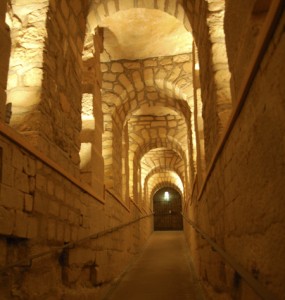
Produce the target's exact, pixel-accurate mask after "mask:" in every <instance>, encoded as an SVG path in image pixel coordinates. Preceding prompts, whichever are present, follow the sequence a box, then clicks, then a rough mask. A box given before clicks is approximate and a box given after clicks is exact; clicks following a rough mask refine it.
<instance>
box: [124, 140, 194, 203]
mask: <svg viewBox="0 0 285 300" xmlns="http://www.w3.org/2000/svg"><path fill="white" fill-rule="evenodd" d="M157 148H165V149H168V150H172V151H174V152H176V153H177V156H178V157H180V158H181V161H182V162H183V166H184V170H182V173H183V179H184V180H182V182H183V184H182V185H184V184H185V185H186V184H189V175H188V165H187V162H188V158H187V153H185V151H184V150H183V149H182V147H181V145H180V144H179V142H178V141H177V140H175V139H173V138H171V137H169V136H168V137H166V138H165V139H161V140H157V139H153V140H149V141H148V142H147V143H145V144H144V145H143V147H141V148H137V150H136V151H135V152H134V155H133V156H132V157H130V174H133V176H130V177H129V186H135V184H134V183H135V182H138V181H139V179H141V178H137V176H136V175H137V174H136V172H135V170H136V169H137V168H140V169H141V165H140V161H141V158H142V157H143V156H144V155H145V154H146V153H148V152H149V151H151V150H154V149H157ZM140 182H141V180H140ZM135 192H136V191H135V190H133V191H131V190H130V195H131V197H134V196H135ZM141 192H142V193H143V194H142V195H140V197H142V196H143V197H144V198H145V197H146V194H145V185H144V186H143V185H142V189H141Z"/></svg>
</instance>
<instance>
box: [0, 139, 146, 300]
mask: <svg viewBox="0 0 285 300" xmlns="http://www.w3.org/2000/svg"><path fill="white" fill-rule="evenodd" d="M0 150H1V151H0V154H1V159H0V161H1V165H0V167H1V170H0V171H1V172H0V174H1V176H0V181H1V182H0V196H1V197H0V199H1V200H0V245H1V255H0V256H1V260H0V264H1V267H3V266H6V265H8V264H11V263H14V262H17V261H19V260H22V259H24V258H25V257H28V256H30V255H33V254H38V253H42V252H45V251H50V250H54V249H55V247H61V246H63V245H64V244H66V243H69V242H76V241H77V240H79V239H82V238H83V237H86V236H88V235H90V234H93V233H96V232H99V231H102V230H106V229H108V228H111V227H114V226H117V225H120V224H122V223H125V222H129V221H131V220H133V219H135V218H137V217H139V216H141V215H143V214H146V212H145V211H140V210H139V209H138V208H137V207H136V206H134V205H133V204H132V202H131V203H130V204H129V205H130V206H129V209H128V208H126V207H125V206H123V205H122V204H121V203H120V202H119V200H117V199H115V198H114V197H113V196H112V195H111V194H109V193H108V192H107V191H106V192H105V198H104V199H101V200H102V201H104V202H105V203H104V204H103V203H102V202H100V201H98V200H96V198H94V196H93V195H92V192H90V189H88V188H87V189H84V185H83V186H81V184H80V183H79V182H77V181H76V179H75V178H73V179H72V176H71V175H68V176H71V177H66V176H65V175H64V173H61V172H58V171H56V170H55V169H54V168H52V167H50V166H49V165H47V163H45V162H43V161H40V160H38V159H37V158H36V157H35V156H34V155H33V154H29V153H28V152H27V151H26V150H25V149H24V148H23V147H20V146H18V145H16V144H15V143H14V142H11V141H10V140H9V139H7V138H5V137H4V136H2V134H1V139H0ZM151 231H152V218H147V219H144V220H142V221H141V222H138V223H136V224H134V225H132V226H129V227H127V228H126V229H124V230H121V231H120V232H116V233H112V234H109V235H107V236H105V237H103V238H100V239H98V240H91V241H87V242H84V243H81V244H79V245H77V246H75V247H74V248H73V247H71V248H69V249H65V250H62V249H61V250H59V251H58V252H54V253H53V254H52V255H49V256H46V257H42V258H38V259H36V260H33V261H32V263H31V265H29V263H28V262H23V263H22V264H21V265H20V266H18V267H16V268H12V269H9V270H8V271H7V272H5V273H3V274H2V273H1V275H0V282H1V284H0V286H1V288H0V289H1V291H0V293H1V297H2V298H1V299H7V300H8V299H12V298H13V297H16V296H17V297H22V298H23V299H68V300H70V299H78V298H79V297H84V296H86V297H93V298H94V297H96V299H97V297H101V296H102V295H103V293H104V292H105V291H106V289H107V287H108V286H109V284H110V282H111V281H112V280H113V279H114V278H115V277H117V276H118V275H119V274H120V272H122V271H123V269H124V268H125V267H126V266H127V264H128V263H129V262H130V260H131V258H132V257H133V255H134V254H135V253H137V251H138V250H139V249H140V248H141V246H142V244H143V243H144V241H145V240H146V239H147V237H148V236H149V234H150V233H151ZM75 288H76V290H75ZM88 299H89V298H88Z"/></svg>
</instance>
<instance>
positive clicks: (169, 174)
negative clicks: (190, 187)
mask: <svg viewBox="0 0 285 300" xmlns="http://www.w3.org/2000/svg"><path fill="white" fill-rule="evenodd" d="M169 184H171V185H172V186H176V187H177V188H178V190H179V191H180V194H181V195H182V199H183V198H184V189H183V185H182V181H181V178H180V177H179V175H178V174H177V173H175V172H173V171H166V172H158V173H155V174H153V175H152V176H151V177H149V179H148V182H147V184H146V186H147V192H146V199H145V201H146V202H145V203H146V205H150V204H151V199H152V196H153V195H154V191H156V190H157V187H158V186H160V187H163V186H167V185H169Z"/></svg>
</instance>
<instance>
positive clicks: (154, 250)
mask: <svg viewBox="0 0 285 300" xmlns="http://www.w3.org/2000/svg"><path fill="white" fill-rule="evenodd" d="M199 295H200V296H199ZM202 299H203V298H202V297H201V293H200V289H199V288H198V284H197V282H196V281H195V279H194V278H193V274H192V271H191V268H190V263H189V257H188V249H187V245H186V241H185V238H184V233H183V232H182V231H155V232H154V233H153V234H152V235H151V237H150V239H149V241H148V243H147V246H146V248H145V250H144V251H143V253H142V254H141V255H140V256H139V257H138V259H137V260H136V261H135V262H134V264H133V265H132V266H131V267H130V268H129V270H128V271H127V272H126V274H125V275H124V276H123V277H122V278H121V280H119V282H118V284H117V286H115V287H114V288H113V289H112V290H111V291H110V293H109V294H108V295H107V297H106V298H105V300H202Z"/></svg>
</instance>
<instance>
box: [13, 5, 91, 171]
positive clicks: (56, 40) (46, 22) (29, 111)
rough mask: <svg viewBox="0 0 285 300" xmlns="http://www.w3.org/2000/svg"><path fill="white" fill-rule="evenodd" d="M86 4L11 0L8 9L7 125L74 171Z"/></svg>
mask: <svg viewBox="0 0 285 300" xmlns="http://www.w3.org/2000/svg"><path fill="white" fill-rule="evenodd" d="M87 4H88V3H87V1H61V2H59V1H40V2H37V3H26V2H25V3H23V2H22V1H13V3H12V6H11V8H10V11H9V16H10V19H11V25H10V26H11V37H12V43H13V47H12V53H11V59H10V69H9V81H8V89H9V91H8V102H10V103H12V119H11V126H13V127H14V128H15V129H16V130H18V131H19V132H21V133H22V134H23V135H25V136H26V137H28V138H29V141H30V142H31V143H32V144H34V145H35V146H37V147H38V148H39V149H41V151H43V152H44V153H46V154H47V155H48V156H49V157H50V158H52V159H53V160H54V161H56V162H58V163H60V164H61V165H62V166H64V167H65V168H66V169H67V170H69V171H70V172H71V173H72V174H74V175H76V176H79V172H78V170H77V169H78V166H79V149H80V138H79V135H80V131H81V98H82V90H81V75H82V74H81V73H82V58H81V56H82V50H83V40H84V35H85V27H86V24H85V23H86V15H87V8H88V7H87ZM76 173H77V174H76Z"/></svg>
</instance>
